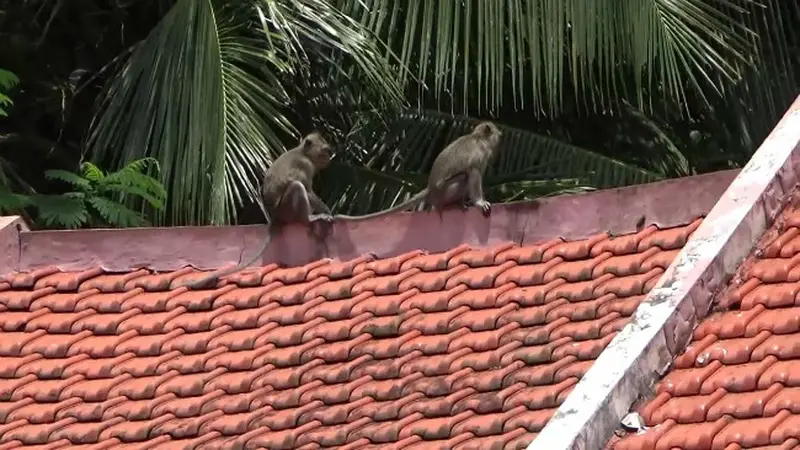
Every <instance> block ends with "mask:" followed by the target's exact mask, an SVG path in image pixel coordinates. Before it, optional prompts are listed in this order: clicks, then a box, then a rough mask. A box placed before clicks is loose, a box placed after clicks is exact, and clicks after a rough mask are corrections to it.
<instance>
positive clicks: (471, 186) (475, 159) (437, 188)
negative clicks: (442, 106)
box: [335, 122, 503, 220]
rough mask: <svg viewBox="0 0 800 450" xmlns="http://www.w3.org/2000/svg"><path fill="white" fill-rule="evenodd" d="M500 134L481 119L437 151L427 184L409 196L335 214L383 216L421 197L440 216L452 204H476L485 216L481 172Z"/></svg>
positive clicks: (488, 206) (416, 202) (487, 207)
mask: <svg viewBox="0 0 800 450" xmlns="http://www.w3.org/2000/svg"><path fill="white" fill-rule="evenodd" d="M502 136H503V134H502V132H501V131H500V129H499V128H497V126H496V125H495V124H494V123H492V122H481V123H479V124H478V125H476V126H475V128H474V129H473V130H472V132H471V133H470V134H466V135H463V136H460V137H459V138H457V139H456V140H454V141H453V142H451V143H450V144H449V145H448V146H447V147H445V149H444V150H442V152H441V153H439V155H438V156H437V157H436V159H435V160H434V161H433V167H431V172H430V174H429V175H428V186H427V187H426V188H424V189H422V190H421V191H420V192H419V193H417V194H416V195H414V196H413V197H411V198H410V199H409V200H407V201H405V202H404V203H401V204H399V205H397V206H395V207H392V208H389V209H386V210H383V211H379V212H376V213H372V214H367V215H364V216H345V215H337V216H335V218H336V219H342V220H356V219H372V218H376V217H383V216H386V215H388V214H392V213H395V212H397V211H401V210H404V209H408V208H413V207H415V206H417V205H419V203H420V202H422V201H423V200H425V201H426V202H427V203H428V204H429V205H430V206H432V207H433V208H434V209H435V210H437V211H438V212H439V216H440V217H441V215H442V210H443V209H444V208H445V207H447V206H451V205H458V206H460V207H461V208H462V209H466V208H468V207H469V206H476V207H478V208H480V210H481V212H482V213H483V215H484V216H488V215H489V214H490V213H491V208H492V206H491V204H490V203H489V202H488V201H486V199H485V198H484V197H483V175H484V173H485V172H486V168H487V167H488V166H489V162H490V161H491V159H492V157H493V156H494V155H495V153H496V152H497V149H498V147H499V144H500V138H501V137H502Z"/></svg>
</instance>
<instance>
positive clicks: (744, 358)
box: [696, 331, 770, 365]
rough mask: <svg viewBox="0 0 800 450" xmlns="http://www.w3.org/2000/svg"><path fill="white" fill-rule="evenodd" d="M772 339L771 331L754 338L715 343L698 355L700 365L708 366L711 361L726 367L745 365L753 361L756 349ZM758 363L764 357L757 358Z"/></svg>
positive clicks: (697, 361) (723, 340)
mask: <svg viewBox="0 0 800 450" xmlns="http://www.w3.org/2000/svg"><path fill="white" fill-rule="evenodd" d="M769 338H770V332H769V331H761V332H760V333H758V334H757V335H755V336H753V337H743V338H735V339H722V340H718V341H715V342H713V343H712V344H711V345H709V346H707V347H705V348H704V349H703V351H702V352H700V353H699V354H698V355H697V358H696V363H697V364H698V365H704V364H708V362H709V361H717V360H718V361H721V362H722V363H723V364H725V365H734V364H744V363H747V362H750V361H751V356H754V357H755V354H754V349H756V348H758V347H759V346H760V345H761V344H762V343H764V342H765V341H767V339H769ZM754 359H755V360H756V361H758V360H761V359H763V357H755V358H754Z"/></svg>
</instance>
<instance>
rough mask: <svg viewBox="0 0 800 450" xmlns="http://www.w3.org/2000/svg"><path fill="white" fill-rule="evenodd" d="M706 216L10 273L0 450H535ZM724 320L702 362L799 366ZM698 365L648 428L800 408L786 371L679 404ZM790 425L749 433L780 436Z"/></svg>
mask: <svg viewBox="0 0 800 450" xmlns="http://www.w3.org/2000/svg"><path fill="white" fill-rule="evenodd" d="M699 222H700V221H699V220H698V221H695V222H694V223H692V224H689V225H687V226H684V227H677V228H673V229H668V230H658V229H657V228H656V227H655V226H650V227H646V228H644V229H643V230H642V231H640V232H638V233H636V234H632V235H628V236H617V237H609V236H608V235H607V234H598V235H595V236H592V237H590V238H588V239H585V240H582V241H575V242H562V241H561V240H551V241H548V242H545V243H542V244H540V245H533V246H527V247H518V246H516V245H514V244H511V243H505V244H501V245H497V246H494V247H491V248H488V249H473V248H469V247H468V246H459V247H457V248H455V249H452V250H450V251H448V252H446V253H440V254H430V255H429V254H424V253H423V252H421V251H414V252H409V253H406V254H403V255H399V256H396V257H393V258H388V259H384V260H376V259H375V258H374V257H372V256H365V257H361V258H357V259H355V260H351V261H345V262H332V261H330V260H320V261H315V262H313V263H311V264H308V265H305V266H303V267H295V268H279V267H278V266H277V265H274V264H271V265H268V266H264V267H258V268H251V269H248V270H247V271H245V272H242V273H239V274H236V275H233V276H230V277H228V278H227V279H223V280H222V281H221V282H220V283H219V285H218V287H217V288H216V289H209V290H203V291H189V290H188V289H187V288H186V287H184V285H185V284H186V283H187V282H189V281H191V280H193V279H196V278H198V277H200V276H201V274H199V273H196V272H193V271H192V270H191V269H182V270H178V271H174V272H170V273H161V274H151V273H149V272H148V271H146V270H141V269H139V270H132V271H130V272H128V273H122V274H110V273H109V274H104V273H102V271H101V270H99V269H90V270H85V271H82V272H74V273H62V272H59V271H57V270H55V269H52V268H46V269H41V270H38V271H34V272H32V273H27V274H13V275H11V276H9V277H7V278H6V280H5V282H1V281H0V331H1V332H0V449H2V448H87V449H88V448H94V449H102V448H115V449H116V448H118V449H129V448H130V449H133V448H142V449H144V448H146V449H168V448H188V449H215V448H219V449H228V448H256V447H267V448H271V449H324V448H340V449H370V448H376V449H377V448H380V449H381V450H386V449H390V448H397V449H459V450H463V449H481V450H483V449H492V448H498V449H499V448H503V449H523V448H525V446H527V445H528V443H530V442H531V441H532V440H533V438H534V437H535V436H536V433H538V432H539V431H540V430H541V429H542V427H544V425H545V423H546V422H547V421H548V420H549V419H550V417H551V416H552V414H553V413H554V412H555V409H556V408H557V407H558V405H560V404H561V403H562V402H563V401H564V399H565V398H566V396H567V395H568V394H569V392H571V390H572V388H573V387H574V386H575V384H576V383H577V382H578V380H579V379H580V378H581V377H582V376H583V374H584V373H585V372H586V371H587V370H588V369H589V367H590V366H591V364H592V363H593V361H594V359H595V358H597V356H598V355H599V354H600V352H601V351H602V350H603V349H604V348H605V347H606V346H607V345H608V343H609V342H610V341H611V339H612V338H613V337H614V335H615V334H616V332H617V331H619V329H621V327H623V326H624V325H625V324H626V323H627V322H628V321H629V320H630V316H631V314H632V313H633V311H634V310H635V308H636V307H637V306H638V305H639V303H640V302H641V301H642V300H643V299H644V295H643V294H645V293H646V292H647V291H648V290H649V289H650V288H651V286H652V285H653V283H655V281H656V280H657V279H658V277H659V276H660V275H661V273H662V272H663V271H664V269H665V268H666V267H667V266H668V265H669V263H670V262H671V261H672V259H673V258H674V257H675V256H676V255H677V252H678V251H679V249H680V247H681V246H682V245H683V244H685V242H686V240H687V238H688V236H689V234H690V233H691V232H693V231H694V230H695V229H696V228H697V226H698V225H699ZM776 252H777V250H776ZM753 270H754V271H755V272H757V271H758V270H760V271H761V272H760V273H765V274H766V273H769V274H770V275H769V276H772V277H773V278H775V279H788V278H787V277H789V275H788V274H789V273H790V272H791V268H789V267H784V268H781V269H780V270H771V269H770V267H767V266H759V267H758V268H754V269H753ZM765 276H766V275H765ZM787 289H788V290H786V292H787V293H786V294H784V295H792V296H793V295H794V294H796V292H794V291H793V290H792V289H794V288H793V287H789V288H787ZM762 290H763V289H762ZM746 295H749V297H747V298H754V296H756V295H762V297H758V298H759V299H760V300H759V301H758V302H753V304H754V308H757V309H758V310H759V311H760V312H762V313H763V312H765V311H766V310H767V309H766V308H771V307H773V305H772V303H771V302H773V301H774V300H772V299H774V295H771V294H770V295H767V293H762V294H758V293H755V291H754V292H752V293H747V294H746ZM763 295H766V296H763ZM792 298H793V297H792ZM756 303H758V305H756ZM762 305H763V306H762ZM795 316H797V313H796V312H793V310H791V311H789V313H788V314H787V315H785V316H780V317H779V318H776V320H780V321H781V323H782V324H783V325H782V328H781V330H786V331H787V332H788V331H790V330H794V328H793V326H794V325H793V324H794V323H795V322H796V319H797V318H796V317H795ZM748 317H749V316H748ZM737 320H738V322H737ZM729 322H730V323H733V324H734V325H728V324H727V323H728V322H725V321H723V322H719V323H718V324H717V325H716V326H714V325H708V326H706V327H705V328H703V330H705V331H698V336H699V337H700V339H699V341H701V342H702V343H703V345H702V346H697V349H696V353H697V355H703V357H704V358H705V359H706V360H707V364H710V365H706V367H707V368H720V367H721V366H722V365H723V364H731V363H745V362H748V361H749V358H752V355H754V354H756V353H757V352H759V351H760V352H761V353H762V354H763V358H766V359H769V360H770V361H777V360H776V359H775V358H776V357H778V358H782V357H784V356H785V355H784V354H782V353H781V352H780V350H779V349H775V350H769V351H764V350H761V349H762V347H764V345H765V344H767V343H768V342H770V341H769V339H770V334H769V333H770V331H769V330H770V329H769V328H768V326H767V325H760V322H758V321H755V317H752V318H751V320H746V319H741V318H735V319H731V320H730V321H729ZM722 335H724V336H725V337H727V338H730V339H728V340H720V338H719V337H718V336H722ZM769 348H771V347H769ZM693 355H694V354H693ZM697 355H694V356H692V360H689V359H686V361H685V363H684V365H685V366H686V367H687V369H686V370H685V371H684V373H686V375H684V376H683V378H681V377H680V374H681V372H676V373H677V374H678V375H677V376H675V375H673V378H672V379H673V381H672V382H671V383H672V384H671V385H670V384H665V386H668V387H667V388H665V389H664V390H663V393H662V395H661V398H662V399H663V400H664V401H663V405H662V406H661V407H660V408H657V409H654V410H653V411H651V412H650V413H649V415H648V420H651V421H652V420H656V419H655V418H662V417H663V418H664V420H665V421H667V422H669V421H672V422H670V423H673V422H674V423H675V425H676V426H684V425H685V424H687V423H693V422H696V421H699V420H700V418H703V419H704V418H705V416H708V415H709V414H712V413H713V414H715V415H718V416H720V417H721V419H719V422H715V423H712V424H710V425H708V427H707V431H706V432H705V434H702V433H700V434H698V433H693V434H692V436H693V437H687V436H686V433H684V432H678V433H668V438H669V439H670V441H669V442H673V443H680V442H682V441H681V439H695V440H697V441H698V442H700V441H701V440H702V439H706V440H708V439H714V438H715V437H716V436H717V435H719V436H721V437H719V438H718V439H720V441H719V442H729V441H730V442H734V441H736V440H737V439H738V438H737V436H738V435H737V434H735V433H733V432H729V431H726V432H725V433H726V434H719V433H720V430H722V429H723V427H724V425H725V424H726V423H727V422H725V420H728V419H727V418H728V417H730V415H732V414H738V415H742V416H743V417H744V416H746V418H752V416H756V415H758V414H761V413H762V412H764V413H766V411H773V409H774V408H775V406H773V405H774V404H776V403H775V402H782V403H778V404H781V405H787V404H791V403H792V402H793V401H794V399H795V397H797V396H798V395H800V394H797V393H795V392H794V391H789V390H786V389H778V387H777V386H780V385H779V384H777V383H779V382H786V380H788V379H790V377H791V376H793V375H792V373H793V372H792V371H791V370H790V369H792V368H791V367H786V368H785V369H783V370H782V371H779V372H775V373H772V374H771V375H769V376H770V379H773V380H774V381H773V382H772V384H771V385H770V386H768V387H766V388H765V389H766V390H765V391H764V392H763V393H755V394H754V393H752V392H750V391H747V390H746V389H745V390H742V397H740V398H739V399H738V400H736V399H734V400H732V401H731V402H729V404H728V403H719V402H718V401H714V400H715V399H717V397H719V396H720V394H719V392H722V390H721V389H722V387H723V384H724V383H726V382H731V380H733V378H728V379H726V380H721V381H720V382H718V383H716V384H713V383H712V384H710V386H713V389H711V391H710V392H709V393H708V394H707V395H705V396H703V397H698V399H697V400H693V401H691V402H690V403H689V404H688V405H682V403H681V401H680V398H677V399H676V398H673V396H677V395H678V394H676V393H681V394H683V395H690V394H691V395H696V394H698V393H699V392H700V391H701V390H702V389H703V387H704V386H705V384H704V383H711V382H710V381H709V380H711V379H712V375H713V370H709V369H702V368H701V369H699V370H700V372H697V373H695V374H693V375H692V374H690V373H689V372H688V371H689V370H691V369H689V367H692V366H693V364H694V359H697V358H698V357H699V356H697ZM772 355H775V356H772ZM756 366H757V367H754V369H753V370H758V371H760V372H759V373H761V374H764V375H765V376H766V374H767V372H766V371H767V370H768V367H766V366H765V367H762V366H763V364H761V363H757V364H756ZM756 379H757V377H756V378H754V377H750V378H746V379H742V380H741V381H739V382H738V383H739V384H740V385H742V386H744V385H745V384H747V383H749V384H747V386H751V387H754V386H755V380H756ZM669 386H672V387H669ZM773 386H774V387H773ZM798 386H800V383H798ZM715 389H716V390H715ZM731 398H732V399H733V397H731ZM787 407H791V406H787ZM673 411H677V412H673ZM673 416H677V417H673ZM722 418H725V419H722ZM779 425H781V424H780V423H778V422H775V423H772V422H769V423H766V422H765V423H764V424H755V425H753V426H758V427H761V428H764V429H769V430H771V431H770V432H771V433H784V432H785V431H783V430H784V429H783V428H780V427H779ZM715 427H716V428H715ZM770 427H771V428H770ZM717 428H719V429H717ZM676 429H678V428H676ZM776 435H777V434H776ZM665 436H667V435H665ZM704 436H705V437H704ZM787 436H788V435H787ZM709 442H710V441H709ZM715 442H716V441H715ZM40 445H41V446H46V447H34V446H40ZM237 446H240V447H237ZM662 446H663V445H662ZM659 448H660V447H659Z"/></svg>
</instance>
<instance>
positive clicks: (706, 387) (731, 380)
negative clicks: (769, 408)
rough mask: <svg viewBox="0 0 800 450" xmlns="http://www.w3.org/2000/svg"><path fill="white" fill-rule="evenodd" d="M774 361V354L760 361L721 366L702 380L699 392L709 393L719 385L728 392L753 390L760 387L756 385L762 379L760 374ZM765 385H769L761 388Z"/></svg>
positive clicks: (758, 384)
mask: <svg viewBox="0 0 800 450" xmlns="http://www.w3.org/2000/svg"><path fill="white" fill-rule="evenodd" d="M775 361H777V359H776V358H775V357H774V356H768V357H767V358H766V359H764V360H763V361H760V362H755V363H748V364H738V365H733V366H724V367H721V368H720V369H719V370H716V371H715V372H714V373H713V374H712V375H711V376H710V377H708V378H707V379H706V380H705V381H704V382H703V385H702V387H701V388H700V392H702V393H704V394H706V393H711V392H713V391H715V390H716V389H717V388H719V387H723V388H725V390H727V391H729V392H747V391H753V390H755V389H757V388H760V387H758V386H760V384H761V381H762V380H763V379H764V378H763V376H762V374H764V373H765V372H766V371H768V370H769V368H770V367H771V366H772V365H773V364H774V363H775ZM712 364H714V363H713V362H712ZM767 386H769V385H766V386H764V388H763V389H766V388H767Z"/></svg>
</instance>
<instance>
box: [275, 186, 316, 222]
mask: <svg viewBox="0 0 800 450" xmlns="http://www.w3.org/2000/svg"><path fill="white" fill-rule="evenodd" d="M276 209H277V211H276V216H277V218H278V221H280V222H282V223H305V224H307V223H309V222H310V220H309V219H310V216H311V203H310V202H309V200H308V193H307V192H306V187H305V186H303V183H301V182H299V181H297V180H292V181H290V182H289V183H288V184H287V185H286V188H285V189H284V191H283V195H282V196H281V200H280V202H278V207H277V208H276Z"/></svg>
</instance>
